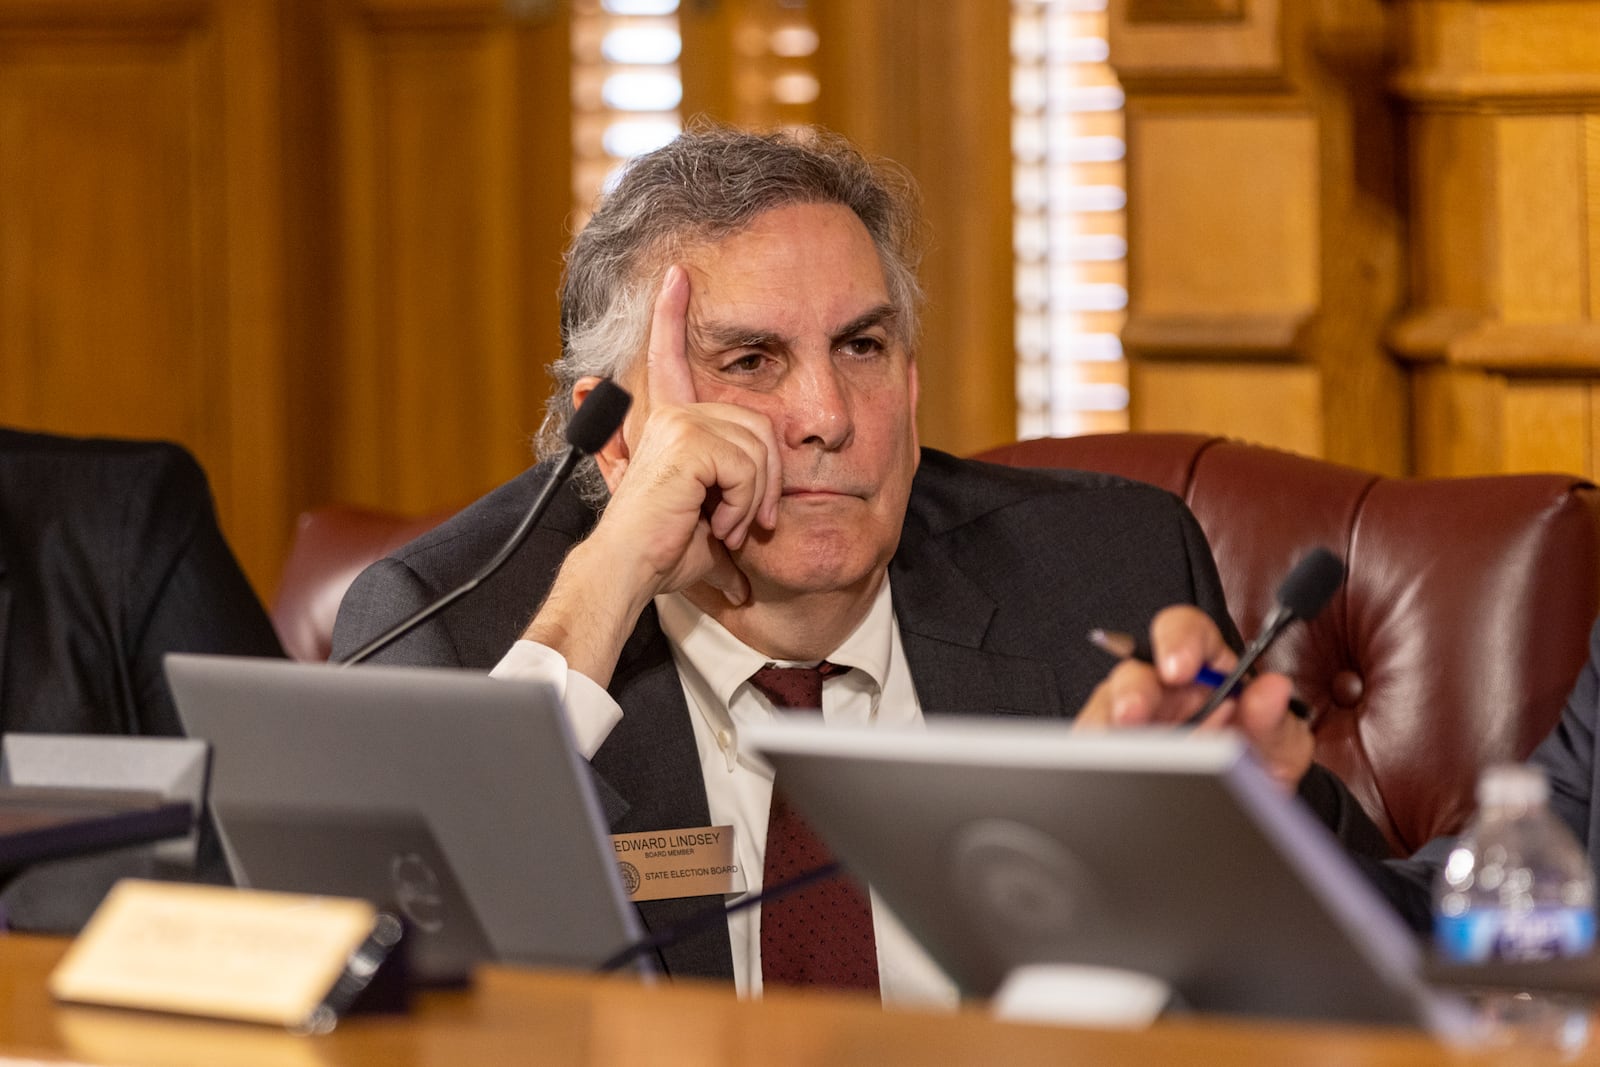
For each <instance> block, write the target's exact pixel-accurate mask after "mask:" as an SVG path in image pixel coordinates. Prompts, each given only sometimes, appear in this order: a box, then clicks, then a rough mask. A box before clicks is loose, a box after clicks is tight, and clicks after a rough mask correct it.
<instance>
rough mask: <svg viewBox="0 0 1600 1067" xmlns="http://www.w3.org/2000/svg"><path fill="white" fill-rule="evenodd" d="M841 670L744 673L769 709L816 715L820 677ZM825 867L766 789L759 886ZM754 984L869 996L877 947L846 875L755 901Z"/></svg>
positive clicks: (802, 826) (826, 854) (865, 901)
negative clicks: (757, 969)
mask: <svg viewBox="0 0 1600 1067" xmlns="http://www.w3.org/2000/svg"><path fill="white" fill-rule="evenodd" d="M849 669H850V668H849V667H840V666H837V665H835V664H832V663H828V662H827V661H823V662H822V663H819V664H818V665H817V666H815V667H771V666H768V667H763V668H761V669H760V670H759V671H756V673H755V674H753V675H751V677H750V684H751V685H753V686H755V687H756V688H757V689H759V690H761V691H762V692H763V693H765V694H766V695H767V698H768V699H769V700H771V701H772V704H773V707H777V708H786V709H793V710H800V709H808V710H811V711H820V710H821V708H822V679H823V678H825V677H828V676H829V675H835V674H843V673H844V672H846V671H848V670H849ZM832 862H833V854H832V853H831V852H830V851H829V850H828V846H827V845H824V844H823V843H822V839H821V838H819V837H817V835H816V834H815V833H813V832H812V830H811V827H809V826H807V825H806V822H805V820H804V819H802V818H801V817H800V814H799V813H798V812H796V811H795V810H794V809H792V808H791V807H789V803H788V800H787V799H786V798H785V797H784V795H783V793H782V792H781V791H780V790H779V789H778V788H777V786H776V785H774V787H773V790H772V813H771V815H770V816H769V817H768V819H767V854H766V862H765V863H764V864H763V868H764V873H763V874H762V879H761V885H762V888H763V889H771V888H772V887H774V886H776V885H779V884H780V883H782V882H785V881H788V880H789V879H790V878H795V877H798V876H799V875H802V874H805V873H807V872H808V871H814V870H816V869H817V868H819V867H824V866H827V865H828V864H830V863H832ZM761 981H762V984H763V985H826V986H840V987H846V988H851V989H871V990H876V989H877V988H878V948H877V943H876V941H875V940H874V939H873V936H872V904H871V901H870V900H869V898H868V896H867V892H866V890H865V889H863V888H862V887H861V886H860V885H859V884H858V883H857V882H855V881H854V880H853V879H851V878H850V877H848V876H845V875H836V876H834V877H832V878H827V879H824V880H823V881H820V882H814V883H812V884H811V885H808V886H806V887H805V888H804V889H798V890H796V891H794V892H792V893H789V894H787V895H786V896H782V897H779V898H778V899H777V900H770V901H763V902H762V904H761Z"/></svg>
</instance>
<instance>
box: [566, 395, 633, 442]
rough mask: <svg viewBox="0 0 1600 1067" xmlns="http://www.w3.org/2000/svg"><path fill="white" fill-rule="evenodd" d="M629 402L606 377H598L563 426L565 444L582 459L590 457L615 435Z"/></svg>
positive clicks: (630, 398)
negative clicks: (595, 384)
mask: <svg viewBox="0 0 1600 1067" xmlns="http://www.w3.org/2000/svg"><path fill="white" fill-rule="evenodd" d="M632 403H633V397H632V396H631V395H629V393H628V391H627V390H626V389H624V388H623V387H622V386H620V385H618V384H617V383H616V382H614V381H612V380H611V379H610V378H602V379H601V380H600V384H599V385H597V386H595V387H594V388H593V389H591V390H590V391H589V395H588V396H586V397H584V399H583V406H582V407H580V408H578V410H577V411H576V412H574V413H573V416H572V421H571V422H569V423H567V444H569V445H571V446H572V447H573V448H576V449H577V450H578V451H579V452H582V453H583V454H584V455H586V456H592V455H594V453H596V452H598V451H600V449H601V448H603V447H605V443H606V442H607V441H609V440H611V435H612V434H614V433H616V432H617V427H618V426H621V425H622V419H623V416H625V415H627V414H628V406H629V405H630V404H632Z"/></svg>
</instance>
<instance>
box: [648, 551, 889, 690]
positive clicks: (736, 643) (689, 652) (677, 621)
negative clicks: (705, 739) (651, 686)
mask: <svg viewBox="0 0 1600 1067" xmlns="http://www.w3.org/2000/svg"><path fill="white" fill-rule="evenodd" d="M656 611H657V612H658V613H659V615H660V618H661V629H662V631H663V632H665V633H666V635H667V639H668V640H669V641H670V642H671V643H672V646H673V649H674V651H675V652H676V654H677V655H676V658H677V661H678V666H679V669H680V670H685V671H687V672H690V673H691V674H693V675H695V676H697V677H698V680H699V681H700V682H702V683H703V684H704V686H705V688H706V689H707V690H708V691H709V692H710V693H711V694H712V695H714V696H715V697H716V699H717V701H718V703H720V704H721V706H722V707H724V708H726V707H729V706H730V705H731V704H732V703H733V699H734V697H735V696H736V695H737V691H738V689H739V686H741V685H743V684H744V683H746V682H748V681H749V680H750V676H751V675H752V674H754V673H755V672H756V671H758V670H760V669H761V668H762V667H765V666H766V665H767V664H769V663H774V662H776V663H778V664H779V665H780V666H792V665H793V664H791V663H789V662H788V661H780V660H773V659H770V658H769V657H767V656H763V655H762V654H761V653H759V652H757V651H756V650H755V649H753V648H751V647H750V646H749V645H747V644H745V643H744V642H743V641H740V640H739V639H738V638H737V637H735V636H733V634H731V633H729V632H728V631H727V630H726V629H725V628H724V627H723V626H722V624H721V623H719V622H717V621H716V620H715V619H713V618H711V616H709V615H707V614H706V613H705V612H703V611H701V610H700V609H699V608H697V607H695V606H694V604H692V603H690V602H689V598H688V597H686V596H684V595H683V594H682V593H665V594H662V595H661V596H658V597H656ZM893 643H894V602H893V600H892V599H891V598H890V596H889V577H888V575H885V576H884V579H883V581H882V582H881V583H879V586H878V594H877V596H875V597H874V598H873V600H872V606H871V607H870V608H869V609H867V614H866V617H865V618H863V619H862V620H861V622H860V623H858V624H857V625H856V628H855V629H854V630H852V631H850V634H849V636H848V637H846V638H845V639H844V640H843V641H842V642H840V644H839V647H838V648H836V649H834V650H833V651H832V652H830V653H828V655H827V657H826V658H827V660H828V661H829V662H830V663H836V664H838V665H839V666H841V667H854V668H855V669H856V670H858V671H861V672H862V673H863V674H865V675H866V676H867V677H868V678H869V679H871V681H872V684H873V685H874V686H875V687H876V688H877V689H878V691H879V692H882V690H883V686H884V683H885V681H887V679H888V677H889V658H890V653H891V649H892V647H893Z"/></svg>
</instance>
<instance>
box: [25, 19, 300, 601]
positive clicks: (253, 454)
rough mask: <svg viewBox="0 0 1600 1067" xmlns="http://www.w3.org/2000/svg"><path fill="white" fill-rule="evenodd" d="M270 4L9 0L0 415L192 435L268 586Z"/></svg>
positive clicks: (274, 524) (275, 424) (271, 514)
mask: <svg viewBox="0 0 1600 1067" xmlns="http://www.w3.org/2000/svg"><path fill="white" fill-rule="evenodd" d="M275 29H276V20H275V12H274V9H273V7H272V5H271V4H270V3H266V2H264V0H263V2H244V0H232V2H227V3H222V2H199V0H194V2H187V3H177V2H172V3H155V2H147V3H134V2H126V3H115V4H113V3H104V2H101V3H77V2H70V0H63V2H61V3H56V4H51V5H39V4H24V3H12V2H0V204H3V210H4V224H3V225H0V382H3V383H4V386H3V388H0V420H3V421H5V422H8V423H11V424H15V425H19V426H24V427H32V428H39V429H47V430H52V431H57V432H64V433H77V434H112V435H120V436H130V437H162V438H170V439H175V440H178V441H180V442H182V443H184V444H186V445H188V446H189V447H190V448H191V449H192V450H193V451H194V452H195V453H196V455H197V456H198V458H199V459H200V462H201V463H202V464H203V465H204V466H205V468H206V470H207V472H208V474H209V475H210V478H211V481H212V485H213V489H214V492H215V495H216V498H217V503H218V510H219V513H220V515H221V518H222V523H223V527H224V529H225V531H226V532H227V534H228V536H229V538H230V540H231V541H232V543H233V545H234V548H235V550H236V551H237V553H238V555H239V557H240V559H241V561H242V562H243V563H244V565H245V568H246V570H247V571H248V572H249V574H250V575H251V577H252V578H253V579H254V580H255V582H256V584H257V587H258V588H263V589H265V588H268V587H270V584H271V581H272V578H273V575H274V574H275V572H276V566H277V561H278V556H279V553H280V551H281V546H282V539H283V533H284V524H283V511H284V500H285V485H286V474H285V471H286V462H285V452H284V429H283V417H282V416H283V398H282V381H281V377H280V374H279V365H280V359H281V336H282V335H281V320H282V305H281V290H280V288H279V279H280V277H281V273H282V245H281V241H280V234H279V230H278V226H277V222H278V210H279V208H278V205H279V202H280V201H279V197H280V194H281V188H280V185H279V172H278V171H277V169H276V156H275V152H276V142H275V139H274V138H275V131H276V121H277V107H278V97H277V87H278V83H279V78H278V66H277V54H276V40H275Z"/></svg>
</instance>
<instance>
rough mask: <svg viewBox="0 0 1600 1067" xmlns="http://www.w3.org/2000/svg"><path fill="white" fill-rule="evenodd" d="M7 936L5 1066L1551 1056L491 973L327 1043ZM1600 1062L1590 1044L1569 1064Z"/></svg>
mask: <svg viewBox="0 0 1600 1067" xmlns="http://www.w3.org/2000/svg"><path fill="white" fill-rule="evenodd" d="M66 945H67V942H65V941H63V940H58V939H53V938H39V937H27V936H21V935H12V936H9V937H4V936H0V1065H3V1067H12V1064H13V1062H14V1061H28V1060H41V1061H44V1062H48V1063H56V1062H60V1061H80V1062H86V1063H93V1064H118V1065H127V1067H191V1065H192V1067H199V1065H207V1067H209V1065H214V1064H231V1065H240V1067H342V1065H376V1064H383V1065H396V1067H410V1065H416V1067H468V1065H477V1064H501V1063H505V1064H543V1063H555V1064H594V1065H597V1067H598V1065H605V1067H634V1065H639V1064H686V1065H687V1064H693V1065H696V1067H701V1065H708V1067H715V1065H720V1064H763V1065H766V1064H772V1065H779V1067H782V1065H790V1064H793V1065H800V1064H806V1065H823V1064H827V1065H830V1067H831V1065H849V1064H871V1065H874V1067H876V1065H880V1064H1032V1063H1047V1062H1048V1063H1059V1064H1075V1065H1076V1064H1107V1065H1120V1064H1130V1065H1131V1064H1141V1065H1144V1064H1155V1065H1158V1067H1184V1065H1190V1064H1193V1065H1201V1064H1204V1065H1206V1067H1213V1065H1229V1067H1252V1065H1261V1067H1268V1065H1272V1067H1283V1065H1293V1067H1319V1065H1328V1067H1334V1065H1338V1067H1432V1065H1474V1064H1521V1063H1530V1064H1531V1063H1556V1062H1562V1061H1560V1060H1559V1059H1558V1058H1557V1057H1556V1056H1555V1055H1554V1054H1551V1053H1544V1052H1540V1051H1537V1050H1528V1049H1512V1050H1499V1051H1485V1050H1464V1049H1456V1048H1450V1047H1447V1046H1445V1045H1442V1044H1439V1043H1437V1042H1435V1041H1433V1040H1432V1039H1430V1038H1428V1037H1425V1036H1423V1035H1422V1034H1419V1033H1414V1032H1408V1031H1399V1030H1379V1029H1363V1028H1344V1027H1331V1026H1293V1025H1287V1024H1278V1023H1260V1022H1250V1021H1244V1020H1222V1019H1216V1018H1208V1019H1183V1020H1170V1021H1164V1022H1161V1023H1159V1024H1157V1025H1156V1026H1155V1027H1153V1028H1150V1029H1148V1030H1145V1031H1142V1032H1137V1033H1129V1032H1118V1031H1097V1030H1083V1029H1068V1028H1061V1027H1047V1026H1032V1025H1020V1024H1015V1023H1005V1022H999V1021H996V1020H994V1019H992V1018H990V1017H989V1016H988V1015H987V1014H985V1013H984V1012H983V1011H982V1010H981V1008H980V1007H972V1008H969V1009H966V1010H963V1011H961V1012H959V1013H954V1014H931V1013H921V1012H911V1011H884V1010H882V1009H881V1008H879V1007H878V1005H877V1003H876V1001H875V1000H874V999H871V998H866V997H862V996H859V995H853V994H843V993H839V994H835V993H787V994H775V995H773V996H771V997H769V998H768V999H767V1000H765V1001H761V1002H741V1001H739V1000H737V999H736V998H735V997H734V996H733V994H732V992H731V990H730V989H728V988H727V987H724V986H720V985H712V984H701V983H677V984H662V985H656V986H645V985H641V984H639V983H637V982H636V981H634V980H632V979H628V978H620V977H618V978H603V979H602V978H592V977H588V976H584V975H572V974H558V973H552V972H536V971H525V970H517V969H511V968H500V967H489V968H485V969H484V970H482V971H481V972H480V973H479V975H478V976H477V978H476V979H475V981H474V982H473V984H472V986H471V987H470V988H468V989H462V990H454V991H441V992H430V993H426V994H423V995H421V996H419V997H418V998H417V1001H416V1003H415V1004H414V1005H413V1007H412V1010H411V1011H410V1012H409V1013H407V1014H405V1015H391V1016H380V1015H370V1016H359V1015H358V1016H354V1017H351V1018H349V1019H346V1020H345V1021H344V1022H342V1023H341V1024H340V1025H339V1027H338V1029H337V1030H335V1031H334V1032H333V1033H331V1034H328V1035H324V1036H320V1037H301V1036H296V1035H292V1034H289V1033H285V1032H282V1031H278V1030H274V1029H271V1028H267V1027H260V1026H252V1025H248V1024H242V1023H222V1022H212V1021H206V1020H192V1019H183V1018H177V1017H173V1016H161V1015H155V1014H146V1013H139V1012H126V1011H117V1010H114V1009H101V1008H87V1007H72V1006H65V1005H57V1004H55V1003H54V1002H53V1001H52V1000H51V998H50V996H49V994H48V993H47V992H46V991H45V980H46V977H47V976H48V974H49V972H50V969H51V968H52V967H53V966H54V965H55V963H56V961H57V960H58V959H59V958H60V956H61V954H62V953H63V952H64V951H65V949H66ZM1565 1062H1575V1063H1580V1064H1591V1065H1595V1067H1600V1048H1597V1047H1595V1045H1591V1046H1590V1047H1589V1048H1587V1049H1585V1050H1584V1051H1583V1052H1582V1053H1581V1054H1580V1055H1579V1056H1578V1057H1577V1058H1576V1059H1575V1060H1568V1061H1565Z"/></svg>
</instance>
